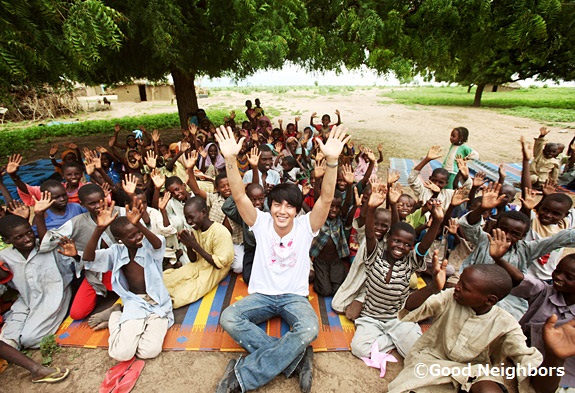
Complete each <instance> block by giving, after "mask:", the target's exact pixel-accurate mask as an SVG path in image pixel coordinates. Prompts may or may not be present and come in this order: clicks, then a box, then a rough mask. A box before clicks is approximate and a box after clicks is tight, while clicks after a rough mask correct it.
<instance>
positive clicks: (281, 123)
mask: <svg viewBox="0 0 575 393" xmlns="http://www.w3.org/2000/svg"><path fill="white" fill-rule="evenodd" d="M278 124H279V125H280V128H281V127H282V125H283V124H284V121H283V120H282V119H279V120H278Z"/></svg>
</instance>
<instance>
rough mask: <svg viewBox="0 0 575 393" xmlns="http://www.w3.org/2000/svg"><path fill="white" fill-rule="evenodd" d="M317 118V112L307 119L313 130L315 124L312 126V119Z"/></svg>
mask: <svg viewBox="0 0 575 393" xmlns="http://www.w3.org/2000/svg"><path fill="white" fill-rule="evenodd" d="M316 116H317V112H314V113H312V114H311V116H310V118H309V125H310V126H311V128H312V129H313V128H315V124H313V119H314V118H315V117H316Z"/></svg>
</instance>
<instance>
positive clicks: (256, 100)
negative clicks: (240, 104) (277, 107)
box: [254, 98, 261, 106]
mask: <svg viewBox="0 0 575 393" xmlns="http://www.w3.org/2000/svg"><path fill="white" fill-rule="evenodd" d="M254 102H255V103H256V106H260V104H261V102H260V99H259V98H256V99H255V101H254Z"/></svg>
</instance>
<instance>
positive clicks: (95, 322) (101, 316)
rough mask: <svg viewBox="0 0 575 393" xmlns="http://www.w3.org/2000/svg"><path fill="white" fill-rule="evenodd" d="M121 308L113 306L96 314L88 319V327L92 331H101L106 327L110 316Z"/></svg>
mask: <svg viewBox="0 0 575 393" xmlns="http://www.w3.org/2000/svg"><path fill="white" fill-rule="evenodd" d="M121 310H122V306H121V305H120V304H114V305H113V306H112V307H110V308H108V309H107V310H104V311H102V312H99V313H96V314H94V315H92V316H91V317H90V318H88V326H90V327H91V328H92V329H94V330H102V329H106V328H107V327H108V320H109V319H110V315H111V314H112V313H113V312H114V311H121Z"/></svg>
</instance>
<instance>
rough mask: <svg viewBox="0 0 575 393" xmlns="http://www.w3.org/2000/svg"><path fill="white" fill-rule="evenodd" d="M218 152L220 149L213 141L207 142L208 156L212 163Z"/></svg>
mask: <svg viewBox="0 0 575 393" xmlns="http://www.w3.org/2000/svg"><path fill="white" fill-rule="evenodd" d="M219 153H220V151H219V149H218V146H217V145H216V144H215V143H208V156H209V157H210V159H211V160H212V162H213V163H215V162H216V159H217V158H218V154H219Z"/></svg>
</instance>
